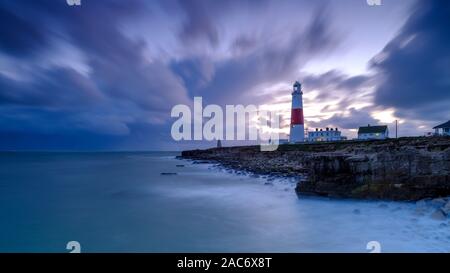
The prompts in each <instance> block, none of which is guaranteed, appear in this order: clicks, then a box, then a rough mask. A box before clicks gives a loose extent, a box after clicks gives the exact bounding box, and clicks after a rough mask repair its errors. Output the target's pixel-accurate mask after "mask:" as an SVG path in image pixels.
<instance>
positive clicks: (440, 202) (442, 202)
mask: <svg viewBox="0 0 450 273" xmlns="http://www.w3.org/2000/svg"><path fill="white" fill-rule="evenodd" d="M446 203H447V201H446V200H445V199H444V198H436V199H433V200H431V205H433V206H434V207H437V208H440V207H443V206H445V205H446Z"/></svg>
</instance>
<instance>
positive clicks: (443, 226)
mask: <svg viewBox="0 0 450 273" xmlns="http://www.w3.org/2000/svg"><path fill="white" fill-rule="evenodd" d="M439 227H440V228H445V227H447V224H445V223H441V224H440V225H439Z"/></svg>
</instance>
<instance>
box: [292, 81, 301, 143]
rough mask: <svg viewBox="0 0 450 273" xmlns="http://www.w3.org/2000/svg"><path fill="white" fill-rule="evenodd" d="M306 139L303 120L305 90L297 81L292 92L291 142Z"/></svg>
mask: <svg viewBox="0 0 450 273" xmlns="http://www.w3.org/2000/svg"><path fill="white" fill-rule="evenodd" d="M303 141H305V127H304V122H303V92H302V85H301V84H300V83H299V82H298V81H296V82H295V84H294V91H293V92H292V109H291V131H290V136H289V142H291V143H297V142H303Z"/></svg>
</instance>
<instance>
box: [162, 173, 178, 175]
mask: <svg viewBox="0 0 450 273" xmlns="http://www.w3.org/2000/svg"><path fill="white" fill-rule="evenodd" d="M161 175H177V173H161Z"/></svg>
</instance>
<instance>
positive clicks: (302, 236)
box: [0, 152, 450, 252]
mask: <svg viewBox="0 0 450 273" xmlns="http://www.w3.org/2000/svg"><path fill="white" fill-rule="evenodd" d="M176 155H177V153H156V152H151V153H125V152H124V153H0V252H68V250H66V244H67V242H69V241H78V242H79V243H80V245H81V251H82V252H369V250H367V249H366V245H367V243H368V242H369V241H378V242H379V243H380V245H381V251H382V252H449V251H450V223H449V221H448V220H445V221H438V220H434V219H431V217H430V215H429V214H431V212H432V211H426V212H425V213H423V214H420V213H417V211H416V205H415V204H413V203H402V202H375V201H354V200H330V199H326V198H315V197H300V198H299V197H298V196H297V195H296V194H295V192H294V187H295V182H294V181H290V180H286V179H285V180H281V179H275V180H273V181H272V180H271V181H268V179H267V178H266V177H252V176H245V175H236V174H234V173H229V172H228V171H227V170H223V169H221V168H218V167H217V166H215V165H210V164H193V162H191V161H186V160H179V159H176V158H175V156H176ZM180 164H182V165H184V167H177V166H176V165H180ZM161 172H176V173H177V175H170V176H164V175H161V174H160V173H161Z"/></svg>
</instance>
